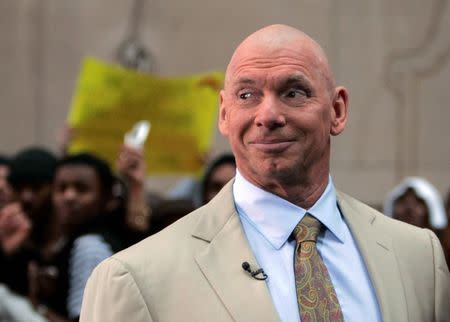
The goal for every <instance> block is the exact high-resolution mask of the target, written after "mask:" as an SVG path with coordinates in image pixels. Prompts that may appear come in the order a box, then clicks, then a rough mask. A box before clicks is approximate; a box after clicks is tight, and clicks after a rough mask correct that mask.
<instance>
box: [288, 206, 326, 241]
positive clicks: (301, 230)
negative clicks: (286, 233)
mask: <svg viewBox="0 0 450 322" xmlns="http://www.w3.org/2000/svg"><path fill="white" fill-rule="evenodd" d="M321 227H322V224H321V223H320V221H318V220H317V219H316V218H314V217H313V216H311V215H310V214H308V213H307V214H306V215H305V217H303V219H302V220H300V222H299V223H298V224H297V226H295V228H294V231H293V232H292V234H293V236H294V238H295V240H296V241H297V244H300V243H302V242H304V241H312V242H316V241H317V236H318V235H319V233H320V229H321Z"/></svg>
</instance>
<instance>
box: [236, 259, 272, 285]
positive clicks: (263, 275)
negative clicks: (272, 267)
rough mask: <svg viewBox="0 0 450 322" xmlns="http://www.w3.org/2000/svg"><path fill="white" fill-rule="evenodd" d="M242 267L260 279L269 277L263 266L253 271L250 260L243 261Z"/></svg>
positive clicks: (256, 278)
mask: <svg viewBox="0 0 450 322" xmlns="http://www.w3.org/2000/svg"><path fill="white" fill-rule="evenodd" d="M242 269H243V270H244V271H246V272H248V273H250V275H251V276H252V277H253V278H254V279H255V280H258V281H264V280H266V279H267V277H268V276H267V274H266V273H264V270H263V269H262V268H258V269H257V270H256V271H252V269H251V267H250V264H249V263H248V262H243V263H242Z"/></svg>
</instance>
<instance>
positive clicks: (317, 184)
mask: <svg viewBox="0 0 450 322" xmlns="http://www.w3.org/2000/svg"><path fill="white" fill-rule="evenodd" d="M241 175H242V173H241ZM242 176H244V178H245V179H246V180H247V181H249V182H251V183H253V184H254V185H256V186H257V187H259V188H261V189H263V190H265V191H268V192H270V193H273V194H275V195H277V196H279V197H280V198H283V199H285V200H287V201H289V202H291V203H293V204H295V205H297V206H299V207H302V208H303V209H309V208H311V207H312V206H313V205H314V204H315V203H316V201H317V200H319V198H320V196H321V195H322V194H323V192H324V191H325V189H326V187H327V185H328V178H329V172H328V171H326V172H322V173H319V174H316V175H315V176H314V179H313V180H307V179H305V178H302V179H299V180H292V179H291V178H290V179H289V180H280V179H277V178H267V179H266V180H265V181H261V182H259V181H256V180H253V178H248V177H246V176H245V175H242Z"/></svg>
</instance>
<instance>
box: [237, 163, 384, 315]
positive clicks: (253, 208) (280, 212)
mask: <svg viewBox="0 0 450 322" xmlns="http://www.w3.org/2000/svg"><path fill="white" fill-rule="evenodd" d="M233 195H234V200H235V203H236V209H237V211H238V213H239V217H240V220H241V223H242V226H243V228H244V231H245V234H246V237H247V239H248V241H249V244H250V247H251V249H252V250H253V253H254V255H255V258H256V260H257V261H258V264H256V263H250V264H252V266H253V268H255V267H257V266H259V267H261V268H263V269H264V272H265V273H266V274H267V275H268V276H269V277H268V279H267V280H266V283H267V286H268V288H269V292H270V294H271V296H272V300H273V302H274V304H275V307H276V309H277V311H278V314H279V316H280V319H281V321H283V322H298V321H300V315H299V308H298V304H297V293H296V289H295V276H294V251H295V240H288V239H289V236H290V235H291V233H292V231H293V230H294V228H295V226H296V225H297V223H298V222H299V221H300V220H301V219H302V218H303V216H304V215H305V213H306V210H305V209H302V208H300V207H298V206H296V205H294V204H292V203H290V202H288V201H286V200H285V199H282V198H280V197H278V196H276V195H274V194H272V193H269V192H267V191H264V190H262V189H260V188H258V187H256V186H254V185H253V184H251V183H250V182H249V181H247V180H246V179H245V178H244V177H243V176H242V175H241V174H240V173H239V171H237V173H236V179H235V181H234V185H233ZM308 213H310V214H311V215H313V216H314V217H315V218H317V219H318V220H319V221H320V222H321V223H322V224H323V225H324V226H325V227H326V229H325V230H324V231H323V232H322V233H321V234H320V235H319V237H318V240H317V249H318V252H319V253H320V255H321V256H322V258H323V261H324V263H325V265H326V267H327V269H328V272H329V274H330V277H331V280H332V282H333V285H334V288H335V290H336V294H337V297H338V299H339V304H340V306H341V309H342V313H343V315H344V319H345V321H346V322H353V321H354V322H361V321H374V322H376V321H382V319H381V312H380V309H379V305H378V301H377V298H376V295H375V290H374V288H373V285H372V282H371V280H370V277H369V274H368V272H367V269H366V266H365V264H364V260H363V258H362V256H361V254H360V252H359V250H358V246H357V245H356V242H355V240H354V238H353V236H352V234H351V232H350V229H349V227H348V226H347V224H346V222H345V220H344V219H343V217H342V216H341V213H340V211H339V208H338V206H337V201H336V190H335V188H334V186H333V182H332V180H331V177H330V178H329V182H328V185H327V187H326V189H325V191H324V192H323V194H322V196H321V197H320V198H319V200H318V201H317V202H316V203H315V204H314V205H313V206H312V207H311V208H310V209H308Z"/></svg>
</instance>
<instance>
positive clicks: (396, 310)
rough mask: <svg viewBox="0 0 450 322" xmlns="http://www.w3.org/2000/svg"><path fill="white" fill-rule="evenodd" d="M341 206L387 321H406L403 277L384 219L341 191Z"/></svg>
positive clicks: (339, 200) (339, 199) (339, 201)
mask: <svg viewBox="0 0 450 322" xmlns="http://www.w3.org/2000/svg"><path fill="white" fill-rule="evenodd" d="M338 203H339V207H340V209H341V212H342V214H343V216H344V218H345V220H346V221H347V223H348V225H349V227H350V230H351V232H352V235H353V237H354V238H355V240H356V242H357V245H358V246H359V250H360V252H361V254H362V256H363V258H364V261H365V263H366V267H367V270H368V272H369V275H370V277H371V280H372V283H373V286H374V288H375V292H376V295H377V299H378V303H379V305H380V309H381V313H382V317H383V321H384V322H390V321H392V322H394V321H395V322H399V321H405V319H404V318H405V317H406V316H407V313H406V300H405V293H404V288H403V284H402V278H401V275H400V270H399V267H398V263H397V260H396V258H395V251H394V248H393V246H392V241H391V239H390V238H389V237H388V236H387V235H386V234H385V231H384V230H383V228H382V227H381V226H380V218H377V217H378V215H377V214H376V212H375V211H374V210H371V209H370V208H368V207H367V206H365V205H363V204H361V203H360V202H358V201H356V200H355V199H353V198H351V197H349V196H347V195H345V194H343V193H340V192H339V193H338ZM369 212H370V213H369Z"/></svg>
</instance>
